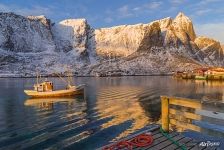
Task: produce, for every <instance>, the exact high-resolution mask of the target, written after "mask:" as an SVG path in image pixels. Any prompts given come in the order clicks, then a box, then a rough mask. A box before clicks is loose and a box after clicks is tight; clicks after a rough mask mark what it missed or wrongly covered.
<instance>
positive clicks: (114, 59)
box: [0, 13, 224, 76]
mask: <svg viewBox="0 0 224 150" xmlns="http://www.w3.org/2000/svg"><path fill="white" fill-rule="evenodd" d="M0 27H1V28H0V48H1V49H0V51H1V53H0V69H1V72H0V74H1V75H3V74H5V75H6V76H9V75H11V76H15V75H18V76H25V75H27V76H30V75H34V74H35V72H36V71H35V69H36V68H38V69H39V70H40V71H41V73H42V74H50V73H53V72H55V71H58V72H64V71H65V70H63V69H62V68H64V67H63V66H65V65H67V66H70V67H71V68H72V69H74V72H75V73H76V74H78V75H96V74H105V75H108V74H111V73H113V74H121V75H127V74H128V75H136V74H161V73H162V74H166V73H170V72H172V71H175V70H190V69H193V68H197V67H201V66H205V65H212V66H217V65H223V56H224V55H223V50H222V48H221V45H220V43H219V42H217V41H215V40H213V39H209V38H206V37H196V34H195V32H194V28H193V23H192V22H191V20H190V19H189V18H188V17H187V16H185V15H184V14H183V13H179V14H178V15H177V16H176V18H174V19H172V18H170V17H168V18H164V19H161V20H156V21H154V22H151V23H148V24H136V25H122V26H116V27H111V28H101V29H96V30H95V29H93V28H91V27H90V25H89V24H88V23H87V21H86V20H85V19H68V20H64V21H61V22H59V23H58V24H55V23H51V21H50V20H49V19H47V18H46V17H44V16H28V17H23V16H20V15H16V14H13V13H0Z"/></svg>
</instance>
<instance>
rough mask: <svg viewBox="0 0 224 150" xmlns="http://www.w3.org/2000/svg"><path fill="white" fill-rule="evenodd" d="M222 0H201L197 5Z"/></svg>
mask: <svg viewBox="0 0 224 150" xmlns="http://www.w3.org/2000/svg"><path fill="white" fill-rule="evenodd" d="M220 1H222V0H201V1H200V2H199V3H198V4H199V5H207V4H209V3H215V2H220Z"/></svg>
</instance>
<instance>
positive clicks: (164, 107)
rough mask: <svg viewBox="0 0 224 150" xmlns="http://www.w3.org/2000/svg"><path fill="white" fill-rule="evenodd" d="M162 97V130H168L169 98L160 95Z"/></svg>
mask: <svg viewBox="0 0 224 150" xmlns="http://www.w3.org/2000/svg"><path fill="white" fill-rule="evenodd" d="M161 99H162V102H161V103H162V107H161V112H162V128H163V130H164V131H166V132H168V131H169V99H168V98H166V97H161Z"/></svg>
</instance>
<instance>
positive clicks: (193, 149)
mask: <svg viewBox="0 0 224 150" xmlns="http://www.w3.org/2000/svg"><path fill="white" fill-rule="evenodd" d="M205 148H206V147H203V146H199V144H196V145H195V146H194V147H192V148H191V149H190V150H203V149H205Z"/></svg>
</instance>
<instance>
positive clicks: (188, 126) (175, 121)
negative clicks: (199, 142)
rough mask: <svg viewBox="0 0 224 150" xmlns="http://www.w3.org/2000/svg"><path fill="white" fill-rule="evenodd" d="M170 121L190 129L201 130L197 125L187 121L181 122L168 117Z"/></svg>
mask: <svg viewBox="0 0 224 150" xmlns="http://www.w3.org/2000/svg"><path fill="white" fill-rule="evenodd" d="M170 123H171V124H173V125H175V126H178V127H181V128H184V129H190V130H193V131H197V132H200V131H201V128H200V127H198V126H195V125H193V124H189V123H183V122H180V121H178V120H175V119H170Z"/></svg>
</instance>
